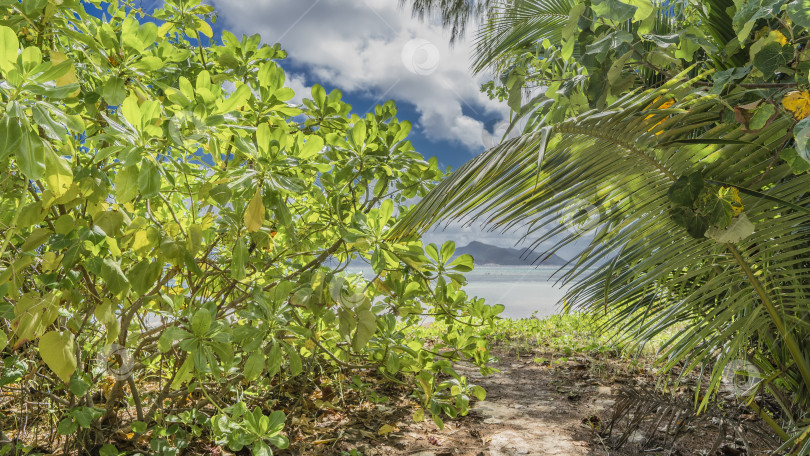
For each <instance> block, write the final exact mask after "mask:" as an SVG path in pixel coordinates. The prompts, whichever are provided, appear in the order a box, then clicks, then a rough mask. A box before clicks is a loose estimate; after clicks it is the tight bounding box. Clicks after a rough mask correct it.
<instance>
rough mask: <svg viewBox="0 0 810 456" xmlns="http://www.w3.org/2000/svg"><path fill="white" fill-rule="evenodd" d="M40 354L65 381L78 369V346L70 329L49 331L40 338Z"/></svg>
mask: <svg viewBox="0 0 810 456" xmlns="http://www.w3.org/2000/svg"><path fill="white" fill-rule="evenodd" d="M39 356H40V357H41V358H42V360H43V361H45V364H47V365H48V367H49V368H50V369H51V370H52V371H53V372H54V373H55V374H56V376H57V377H59V378H60V379H61V380H62V381H63V382H65V383H67V382H68V381H70V376H71V375H73V372H75V371H76V347H75V345H74V339H73V334H72V333H71V332H70V331H64V332H58V331H49V332H47V333H45V334H43V335H42V337H40V338H39Z"/></svg>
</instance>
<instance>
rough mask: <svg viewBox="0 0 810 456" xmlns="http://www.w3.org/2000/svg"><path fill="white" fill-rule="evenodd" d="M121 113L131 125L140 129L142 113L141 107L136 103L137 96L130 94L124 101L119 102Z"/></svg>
mask: <svg viewBox="0 0 810 456" xmlns="http://www.w3.org/2000/svg"><path fill="white" fill-rule="evenodd" d="M121 114H123V115H124V118H125V119H127V121H128V122H129V123H130V124H132V126H133V127H135V128H136V129H138V130H139V131H140V129H141V120H142V115H141V107H140V105H138V97H136V96H135V95H130V96H128V97H126V98H124V101H123V102H121Z"/></svg>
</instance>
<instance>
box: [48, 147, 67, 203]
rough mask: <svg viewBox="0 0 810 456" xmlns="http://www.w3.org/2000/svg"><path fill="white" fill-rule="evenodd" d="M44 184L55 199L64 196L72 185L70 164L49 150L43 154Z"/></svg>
mask: <svg viewBox="0 0 810 456" xmlns="http://www.w3.org/2000/svg"><path fill="white" fill-rule="evenodd" d="M45 182H47V183H48V188H49V189H50V190H51V191H52V192H53V193H54V195H56V196H57V197H59V196H62V195H64V194H65V192H67V191H68V189H69V188H70V186H71V185H72V184H73V170H72V169H70V164H69V163H68V162H67V160H65V159H64V158H62V157H60V156H59V155H57V154H56V152H54V151H52V150H50V149H48V150H47V151H46V152H45Z"/></svg>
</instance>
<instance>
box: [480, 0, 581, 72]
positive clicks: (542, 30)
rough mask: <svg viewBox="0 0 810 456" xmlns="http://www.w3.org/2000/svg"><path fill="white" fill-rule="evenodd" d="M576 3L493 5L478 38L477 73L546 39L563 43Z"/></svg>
mask: <svg viewBox="0 0 810 456" xmlns="http://www.w3.org/2000/svg"><path fill="white" fill-rule="evenodd" d="M576 4H577V2H576V1H575V0H512V1H501V2H498V3H497V4H493V5H491V6H490V8H489V11H488V14H487V18H486V20H485V22H484V23H483V24H482V25H481V27H480V28H479V30H478V34H477V36H476V39H475V45H476V53H475V57H474V58H473V69H474V71H476V72H480V71H482V70H484V68H486V67H488V66H490V65H493V64H498V63H503V61H504V60H505V57H506V56H508V55H509V54H514V53H516V50H521V49H526V48H532V47H534V46H536V43H539V42H540V41H542V40H543V39H545V38H548V39H549V40H551V41H552V42H555V43H556V42H560V41H561V33H562V27H563V25H565V23H566V21H568V14H569V12H570V11H571V8H573V7H574V5H576Z"/></svg>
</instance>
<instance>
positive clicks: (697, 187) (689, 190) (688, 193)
mask: <svg viewBox="0 0 810 456" xmlns="http://www.w3.org/2000/svg"><path fill="white" fill-rule="evenodd" d="M703 187H704V182H703V176H701V174H700V173H699V172H696V173H692V174H690V175H688V176H681V177H680V178H678V180H677V181H675V183H674V184H672V187H670V189H669V200H670V201H672V202H673V203H674V204H677V205H678V206H692V205H693V204H694V203H695V201H696V200H697V198H698V196H699V195H700V192H701V191H703Z"/></svg>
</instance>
